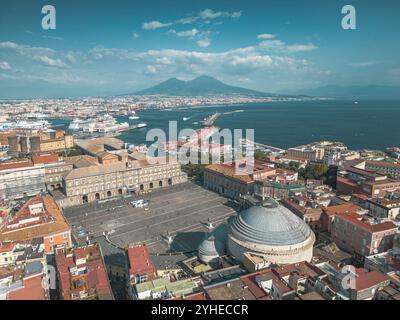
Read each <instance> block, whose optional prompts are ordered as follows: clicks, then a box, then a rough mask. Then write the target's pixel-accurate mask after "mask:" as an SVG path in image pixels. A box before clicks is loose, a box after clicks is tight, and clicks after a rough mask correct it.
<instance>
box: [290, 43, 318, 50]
mask: <svg viewBox="0 0 400 320" xmlns="http://www.w3.org/2000/svg"><path fill="white" fill-rule="evenodd" d="M287 49H288V50H289V51H291V52H301V51H311V50H315V49H317V46H315V45H313V44H312V43H309V44H294V45H290V46H287Z"/></svg>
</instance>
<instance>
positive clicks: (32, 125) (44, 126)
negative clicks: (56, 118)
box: [0, 120, 50, 131]
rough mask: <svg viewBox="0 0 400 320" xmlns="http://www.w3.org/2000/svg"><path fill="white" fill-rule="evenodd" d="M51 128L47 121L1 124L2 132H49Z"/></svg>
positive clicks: (21, 121) (22, 121) (0, 129)
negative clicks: (15, 130)
mask: <svg viewBox="0 0 400 320" xmlns="http://www.w3.org/2000/svg"><path fill="white" fill-rule="evenodd" d="M49 128H50V123H49V122H48V121H46V120H39V121H25V120H20V121H16V122H3V123H0V131H4V130H12V129H30V130H48V129H49Z"/></svg>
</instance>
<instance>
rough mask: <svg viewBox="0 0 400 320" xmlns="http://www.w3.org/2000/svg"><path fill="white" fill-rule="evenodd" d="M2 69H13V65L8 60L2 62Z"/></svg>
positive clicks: (0, 66) (0, 67) (0, 63)
mask: <svg viewBox="0 0 400 320" xmlns="http://www.w3.org/2000/svg"><path fill="white" fill-rule="evenodd" d="M0 69H1V70H11V66H10V65H9V64H8V62H7V61H3V62H0Z"/></svg>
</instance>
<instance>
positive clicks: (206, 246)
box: [198, 236, 224, 257]
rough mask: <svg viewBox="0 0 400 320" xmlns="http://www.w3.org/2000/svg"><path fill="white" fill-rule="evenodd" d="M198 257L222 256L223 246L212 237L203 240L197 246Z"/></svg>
mask: <svg viewBox="0 0 400 320" xmlns="http://www.w3.org/2000/svg"><path fill="white" fill-rule="evenodd" d="M198 250H199V256H208V257H213V256H219V255H220V254H223V251H224V246H223V244H221V243H220V242H219V241H218V240H216V239H215V237H214V236H211V237H209V238H207V239H205V240H204V241H203V242H202V243H201V244H200V246H199V249H198Z"/></svg>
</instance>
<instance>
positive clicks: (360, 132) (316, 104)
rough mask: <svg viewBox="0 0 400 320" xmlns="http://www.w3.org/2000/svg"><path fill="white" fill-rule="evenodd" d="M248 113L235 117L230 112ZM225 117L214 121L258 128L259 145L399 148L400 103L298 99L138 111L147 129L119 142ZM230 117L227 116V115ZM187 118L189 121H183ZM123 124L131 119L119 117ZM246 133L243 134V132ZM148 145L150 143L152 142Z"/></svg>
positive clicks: (223, 125)
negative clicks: (333, 143) (325, 142)
mask: <svg viewBox="0 0 400 320" xmlns="http://www.w3.org/2000/svg"><path fill="white" fill-rule="evenodd" d="M238 110H244V111H243V112H236V113H232V111H238ZM217 111H218V112H221V113H224V114H223V115H222V116H221V117H220V118H219V119H218V120H217V121H216V123H215V125H216V126H218V127H220V128H221V129H223V128H229V129H255V140H256V142H259V143H263V144H267V145H271V146H275V147H281V148H289V147H295V146H298V145H302V144H306V143H310V142H313V141H318V140H334V141H341V142H344V143H345V144H346V145H347V146H348V147H349V148H351V149H363V148H366V149H381V150H382V149H384V148H386V147H389V146H394V145H400V101H359V103H358V104H355V103H354V101H339V100H324V101H299V102H272V103H262V104H246V105H233V106H207V107H196V108H179V109H172V110H169V111H165V110H158V109H146V110H143V111H139V112H138V115H139V116H140V120H135V123H137V122H138V121H139V122H145V123H147V124H148V127H147V128H146V129H136V130H132V131H129V132H124V133H123V134H121V135H120V136H119V138H120V139H122V140H124V141H125V142H128V143H132V144H141V143H146V132H147V130H149V129H151V128H160V129H163V130H165V132H166V133H167V134H168V121H170V120H177V121H178V129H179V130H180V129H183V128H193V129H196V128H200V127H201V125H200V124H194V122H199V121H201V120H203V119H204V118H206V117H208V116H209V115H211V114H213V113H215V112H217ZM225 113H227V114H225ZM183 118H189V119H188V120H187V121H183ZM117 119H118V120H119V121H129V122H131V123H133V122H132V121H130V120H128V118H127V117H117ZM243 134H245V132H244V133H243ZM147 144H151V143H150V142H148V143H147Z"/></svg>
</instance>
